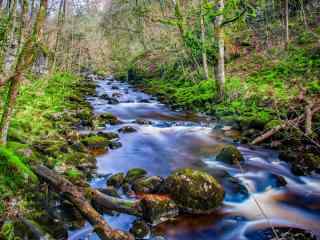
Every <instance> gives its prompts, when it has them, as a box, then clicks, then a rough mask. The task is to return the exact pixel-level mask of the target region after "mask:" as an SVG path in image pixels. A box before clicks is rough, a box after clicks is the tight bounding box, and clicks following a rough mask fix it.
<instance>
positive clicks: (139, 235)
mask: <svg viewBox="0 0 320 240" xmlns="http://www.w3.org/2000/svg"><path fill="white" fill-rule="evenodd" d="M130 233H131V234H133V236H135V238H136V239H143V238H145V237H147V236H148V235H149V234H150V227H149V225H148V224H147V223H146V222H145V221H142V220H135V221H134V222H133V223H132V227H131V228H130Z"/></svg>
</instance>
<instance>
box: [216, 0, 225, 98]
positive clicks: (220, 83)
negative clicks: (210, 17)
mask: <svg viewBox="0 0 320 240" xmlns="http://www.w3.org/2000/svg"><path fill="white" fill-rule="evenodd" d="M216 7H217V11H218V13H219V15H218V16H216V17H215V20H214V32H215V38H216V41H217V43H218V54H217V62H216V64H215V66H214V73H215V79H216V83H217V90H218V99H219V100H222V99H223V97H224V85H225V69H224V30H223V26H222V23H223V10H224V0H219V1H218V3H217V6H216Z"/></svg>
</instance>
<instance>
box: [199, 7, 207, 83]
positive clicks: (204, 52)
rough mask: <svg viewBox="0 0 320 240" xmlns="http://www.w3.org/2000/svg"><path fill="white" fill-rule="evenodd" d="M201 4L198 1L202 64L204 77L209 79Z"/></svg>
mask: <svg viewBox="0 0 320 240" xmlns="http://www.w3.org/2000/svg"><path fill="white" fill-rule="evenodd" d="M202 4H203V2H202V1H200V26H201V44H202V64H203V70H204V73H205V76H206V79H209V69H208V58H207V51H206V46H205V45H206V35H205V34H206V27H205V22H204V16H203V11H202Z"/></svg>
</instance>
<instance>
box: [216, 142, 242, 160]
mask: <svg viewBox="0 0 320 240" xmlns="http://www.w3.org/2000/svg"><path fill="white" fill-rule="evenodd" d="M216 160H217V161H219V162H224V163H227V164H239V163H240V162H243V161H244V158H243V156H242V154H241V152H240V151H239V150H238V149H237V148H236V147H235V146H233V145H227V146H225V147H224V148H223V149H222V150H221V151H220V153H219V154H218V155H217V157H216Z"/></svg>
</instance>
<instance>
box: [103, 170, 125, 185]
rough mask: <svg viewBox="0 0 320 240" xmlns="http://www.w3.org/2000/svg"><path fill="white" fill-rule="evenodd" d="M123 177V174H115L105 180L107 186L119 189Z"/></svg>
mask: <svg viewBox="0 0 320 240" xmlns="http://www.w3.org/2000/svg"><path fill="white" fill-rule="evenodd" d="M124 178H125V175H124V173H116V174H113V175H112V176H111V177H110V178H109V179H108V180H107V186H113V187H115V188H119V187H121V186H122V184H123V183H124Z"/></svg>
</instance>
